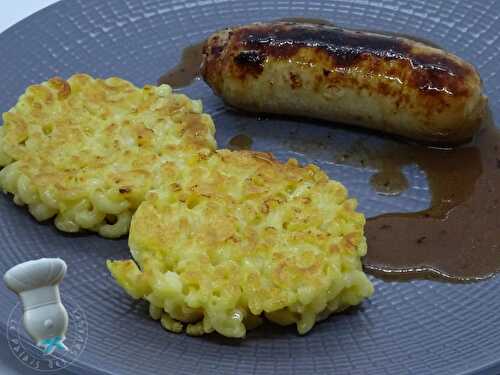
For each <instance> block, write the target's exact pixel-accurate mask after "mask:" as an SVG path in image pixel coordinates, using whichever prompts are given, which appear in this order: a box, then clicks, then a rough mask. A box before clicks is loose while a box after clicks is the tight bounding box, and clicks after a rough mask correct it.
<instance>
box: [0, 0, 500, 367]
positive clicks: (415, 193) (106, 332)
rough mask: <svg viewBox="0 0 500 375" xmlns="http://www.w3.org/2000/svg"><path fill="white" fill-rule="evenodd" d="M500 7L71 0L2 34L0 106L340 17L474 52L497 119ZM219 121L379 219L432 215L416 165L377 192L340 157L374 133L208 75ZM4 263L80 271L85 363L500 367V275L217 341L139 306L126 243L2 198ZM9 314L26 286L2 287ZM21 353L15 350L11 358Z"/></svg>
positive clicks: (152, 78) (398, 291) (196, 93)
mask: <svg viewBox="0 0 500 375" xmlns="http://www.w3.org/2000/svg"><path fill="white" fill-rule="evenodd" d="M499 14H500V3H498V2H496V1H494V0H489V1H479V0H476V1H465V0H464V1H453V0H449V1H444V0H434V1H432V2H431V1H429V2H427V1H423V0H416V1H402V0H377V1H371V0H358V1H347V0H337V1H322V0H315V1H304V0H284V1H281V0H280V1H276V0H252V1H243V0H241V1H225V0H199V1H176V0H171V1H160V0H141V1H132V0H129V1H120V0H116V1H112V0H108V1H100V0H99V1H97V0H96V1H87V0H86V1H83V0H82V1H73V0H66V1H63V2H61V3H57V4H55V5H53V6H51V7H49V8H47V9H45V10H43V11H41V12H39V13H37V14H36V15H34V16H32V17H30V18H28V19H27V20H25V21H23V22H21V23H19V24H17V25H16V26H14V27H12V28H10V29H9V30H7V31H6V32H4V33H3V34H1V35H0V67H1V68H0V82H2V87H1V90H0V110H2V111H6V110H8V109H9V108H10V107H11V106H12V105H13V104H14V103H15V101H16V98H17V97H18V96H19V95H20V94H21V93H22V92H23V91H24V89H25V87H26V86H27V85H29V84H31V83H35V82H39V81H42V80H46V79H47V78H49V77H51V76H54V75H62V76H65V77H67V76H69V75H71V74H72V73H74V72H88V73H90V74H93V75H96V76H101V77H106V76H109V75H118V76H122V77H124V78H126V79H129V80H132V81H133V82H134V83H136V84H138V85H142V84H145V83H154V82H156V79H157V78H158V77H159V76H160V75H161V74H162V73H164V71H165V70H166V68H167V67H170V66H172V65H174V64H175V62H176V61H177V59H178V57H179V55H180V52H181V49H182V47H183V46H185V45H187V44H189V43H191V42H195V41H198V40H200V39H202V38H203V37H205V36H207V35H208V34H210V33H211V32H212V31H214V30H216V29H218V28H221V27H225V26H227V25H231V24H239V23H246V22H249V21H256V20H267V19H273V18H279V17H285V16H288V17H290V16H304V17H323V18H329V19H331V20H333V21H335V22H336V23H337V24H339V25H343V26H352V27H359V28H371V29H383V30H388V31H400V32H404V33H410V34H414V35H418V36H421V37H424V38H429V39H431V40H433V41H435V42H437V43H439V44H441V45H442V46H444V47H446V48H448V49H449V50H451V51H453V52H455V53H457V54H458V55H460V56H462V57H464V58H466V59H468V60H470V61H473V62H474V63H475V64H476V66H477V67H478V68H479V70H480V71H481V75H482V77H483V79H484V81H485V86H486V91H487V94H488V95H489V96H490V98H491V100H490V102H491V106H492V111H493V113H494V116H495V118H497V119H498V118H499V116H500V102H499V100H498V99H499V88H500V77H498V76H497V71H498V67H497V64H498V53H499V51H500V40H499V30H500V25H499V19H498V17H499V16H498V15H499ZM184 91H185V92H187V93H188V94H189V95H191V96H192V97H195V98H201V99H202V100H203V102H204V104H205V108H206V110H207V111H208V112H209V113H211V114H212V115H213V116H214V119H215V122H216V125H217V138H218V141H219V144H220V145H221V146H224V145H225V144H226V143H227V141H228V139H229V138H230V137H231V136H233V135H235V134H237V133H245V134H247V135H250V136H251V137H252V138H253V139H254V147H255V148H256V149H260V150H269V151H273V152H275V153H276V154H277V156H278V157H280V158H283V159H284V158H288V157H296V158H298V159H299V160H300V161H302V162H314V163H317V164H319V165H320V166H321V167H322V168H324V169H325V170H326V171H327V172H328V173H329V175H330V176H331V177H333V178H336V179H338V180H340V181H342V182H343V183H345V184H346V185H347V186H348V188H349V189H350V192H351V194H352V195H354V196H357V197H359V202H360V208H361V210H362V211H363V212H365V213H366V214H367V215H368V216H372V215H375V214H378V213H382V212H386V211H394V210H418V209H422V208H425V207H426V206H427V204H428V199H429V194H428V190H427V184H426V180H425V175H423V173H422V172H421V171H419V170H418V169H417V168H416V167H409V168H408V169H407V170H406V171H405V172H406V174H407V177H408V178H409V180H410V181H411V188H410V189H409V190H408V191H406V192H405V193H404V194H402V195H401V196H399V197H397V198H388V197H381V196H378V195H377V194H375V193H374V192H373V191H372V190H371V188H370V186H369V184H368V179H369V177H370V175H371V174H372V173H373V171H369V170H362V169H357V168H354V167H349V166H340V165H335V164H334V163H333V160H334V154H335V153H336V152H339V151H341V150H342V149H343V148H344V147H348V146H349V144H352V143H353V142H355V141H359V142H363V143H364V144H366V145H370V144H374V145H376V144H377V143H378V142H379V138H378V136H376V135H373V134H367V133H363V132H360V131H356V132H352V131H349V130H347V129H344V128H340V127H335V126H326V125H325V124H317V123H314V122H312V121H307V122H306V121H304V120H300V121H289V120H285V119H269V120H263V121H259V120H258V119H256V118H254V117H250V116H243V115H241V114H238V113H235V112H230V111H228V110H226V109H225V108H224V107H223V105H222V103H221V101H220V100H219V99H218V98H216V97H214V96H213V95H212V93H211V91H210V89H208V87H206V86H205V85H204V84H203V83H202V82H198V83H196V84H195V85H193V86H191V87H189V88H188V89H186V90H184ZM0 210H1V211H0V212H1V217H0V236H1V242H0V250H1V257H0V271H2V272H3V271H5V270H6V269H7V268H8V267H10V266H12V265H14V264H15V263H18V262H21V261H24V260H27V259H31V258H37V257H42V256H45V257H56V256H59V257H62V258H64V259H65V260H66V261H67V262H68V265H69V272H68V277H67V279H66V280H65V281H64V284H63V295H64V296H67V297H71V298H72V299H73V300H74V301H77V302H78V304H79V305H80V306H81V308H82V309H83V310H84V312H85V314H86V319H87V321H88V340H87V346H86V348H85V350H84V351H83V354H82V355H81V357H80V358H79V362H78V363H76V364H74V365H73V366H72V367H71V368H73V370H74V371H78V372H81V371H83V369H86V372H88V371H92V372H95V371H97V372H100V371H102V372H103V373H108V372H109V373H117V374H141V373H144V374H146V373H155V374H156V373H160V372H162V373H168V374H193V373H217V374H235V373H242V374H244V373H256V374H257V373H258V374H278V373H279V374H306V373H307V374H310V373H318V374H324V373H335V374H347V373H348V374H431V373H432V374H478V373H496V374H498V373H500V313H499V311H500V289H499V287H500V279H499V278H496V279H492V280H489V281H485V282H481V283H475V284H468V285H455V284H453V285H452V284H446V283H436V282H430V281H413V282H408V283H398V282H391V283H388V282H383V281H381V280H377V279H373V281H374V283H375V287H376V293H375V295H374V296H373V298H371V299H370V300H369V301H366V302H365V303H363V305H362V306H361V307H360V308H359V309H357V310H354V311H352V312H351V313H349V314H343V315H339V316H335V317H332V318H330V319H328V320H327V321H325V322H324V323H321V324H318V325H317V326H316V327H315V328H314V329H313V330H312V332H311V333H310V334H308V335H306V336H305V337H299V336H298V335H297V334H296V333H295V331H294V329H292V328H290V329H281V328H274V327H270V326H265V327H263V328H261V329H258V330H257V331H255V332H252V333H250V334H249V337H248V338H247V339H246V340H244V341H236V340H228V339H223V338H220V337H218V336H216V335H209V336H207V337H201V338H192V337H188V336H185V335H176V334H171V333H168V332H166V331H164V330H162V329H161V328H160V325H159V323H157V322H154V321H152V320H150V319H149V318H148V317H147V314H146V306H145V304H143V303H136V302H132V300H131V299H130V298H128V297H127V296H126V295H125V294H124V293H123V291H122V290H121V289H119V288H118V287H117V285H116V284H115V283H114V282H113V280H112V279H111V277H110V275H109V274H108V272H107V271H106V268H105V265H104V263H105V260H106V259H107V258H125V257H128V250H127V242H126V240H125V239H124V240H118V241H108V240H104V239H101V238H99V237H97V236H95V235H77V236H70V235H64V234H61V233H58V232H57V231H56V230H55V228H54V227H53V225H51V224H45V225H43V224H38V223H36V222H35V220H33V219H32V218H31V217H30V216H29V214H28V213H27V212H26V211H25V210H23V209H19V208H17V207H15V206H14V205H13V204H12V203H11V198H10V197H5V196H1V197H0ZM0 297H1V301H2V303H1V304H0V322H1V328H2V330H4V331H5V323H6V321H7V319H8V316H9V313H10V311H11V310H12V308H13V307H14V305H15V302H16V298H15V296H14V295H13V294H12V293H10V292H9V291H7V290H6V289H5V287H3V285H2V286H1V287H0ZM12 360H14V359H12Z"/></svg>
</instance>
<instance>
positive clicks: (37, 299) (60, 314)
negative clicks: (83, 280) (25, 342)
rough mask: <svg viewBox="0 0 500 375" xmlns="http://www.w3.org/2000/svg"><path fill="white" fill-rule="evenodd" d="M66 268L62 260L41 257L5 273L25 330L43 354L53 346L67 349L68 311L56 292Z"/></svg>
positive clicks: (53, 348) (51, 350) (49, 351)
mask: <svg viewBox="0 0 500 375" xmlns="http://www.w3.org/2000/svg"><path fill="white" fill-rule="evenodd" d="M66 269H67V266H66V263H65V262H64V261H63V260H62V259H59V258H41V259H37V260H30V261H28V262H24V263H21V264H18V265H16V266H14V267H12V268H11V269H9V270H8V271H7V272H6V273H5V275H4V281H5V283H6V284H7V287H8V288H9V289H10V290H12V291H13V292H14V293H16V294H18V295H19V297H21V301H22V303H23V309H24V315H23V325H24V328H25V329H26V332H28V334H29V335H30V336H31V338H32V339H33V340H34V341H35V342H36V344H37V345H38V346H40V347H43V348H44V353H46V354H51V353H52V352H53V351H54V350H55V349H56V348H59V349H64V350H67V348H66V346H65V345H64V344H63V341H64V339H65V335H66V330H67V329H68V313H67V311H66V309H65V308H64V305H63V304H62V303H61V296H60V294H59V283H60V282H61V280H62V279H63V277H64V275H65V273H66Z"/></svg>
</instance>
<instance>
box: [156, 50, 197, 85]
mask: <svg viewBox="0 0 500 375" xmlns="http://www.w3.org/2000/svg"><path fill="white" fill-rule="evenodd" d="M203 43H204V41H202V42H198V43H195V44H192V45H190V46H187V47H185V48H184V49H183V50H182V57H181V61H180V62H179V63H178V64H177V65H176V66H175V67H173V68H172V69H170V70H168V71H167V72H166V73H165V74H163V75H162V76H161V77H160V78H159V79H158V84H159V85H161V84H167V85H170V86H172V88H180V87H186V86H189V85H190V84H191V83H193V82H194V81H195V80H196V79H197V78H198V77H199V76H200V66H201V62H202V50H203Z"/></svg>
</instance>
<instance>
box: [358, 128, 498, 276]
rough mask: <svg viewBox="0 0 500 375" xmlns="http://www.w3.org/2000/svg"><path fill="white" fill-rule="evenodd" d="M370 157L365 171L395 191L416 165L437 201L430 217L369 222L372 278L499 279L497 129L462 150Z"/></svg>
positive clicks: (393, 216) (404, 150)
mask: <svg viewBox="0 0 500 375" xmlns="http://www.w3.org/2000/svg"><path fill="white" fill-rule="evenodd" d="M366 156H370V157H371V158H372V159H371V161H369V162H368V164H367V165H371V166H372V167H373V166H376V168H377V169H378V171H379V172H378V174H383V175H384V176H386V178H387V180H388V181H392V180H394V179H395V180H396V182H391V184H394V185H396V186H397V185H398V184H399V181H400V175H401V167H403V166H405V165H408V164H409V163H416V164H417V165H418V166H419V167H420V168H421V169H422V170H424V171H425V173H426V174H427V178H428V181H429V187H430V190H431V194H432V200H431V205H430V207H429V208H428V209H426V210H424V211H421V212H416V213H390V214H384V215H381V216H378V217H374V218H370V219H368V220H367V224H366V228H365V234H366V238H367V241H368V254H367V256H366V257H365V258H364V259H363V263H364V266H365V268H366V269H367V270H368V271H369V272H371V273H374V274H375V275H381V276H386V277H391V276H395V277H397V278H399V279H401V278H403V279H407V278H415V277H417V278H441V279H443V278H444V279H447V280H451V281H467V280H480V279H485V278H488V277H491V276H493V275H494V274H495V273H496V272H498V271H500V211H499V208H500V207H499V204H500V133H499V131H498V130H497V129H495V127H494V126H493V124H492V123H491V122H490V123H488V124H486V126H485V127H484V128H483V129H482V130H481V131H480V133H479V134H478V135H477V138H476V139H475V140H474V141H473V142H472V143H471V144H470V145H466V146H463V147H459V148H455V149H451V150H438V149H429V148H425V147H424V146H417V145H401V146H397V147H394V148H393V149H387V150H383V151H382V152H381V153H380V154H378V155H366ZM366 160H370V158H366ZM372 182H373V180H372ZM397 190H399V187H398V189H397Z"/></svg>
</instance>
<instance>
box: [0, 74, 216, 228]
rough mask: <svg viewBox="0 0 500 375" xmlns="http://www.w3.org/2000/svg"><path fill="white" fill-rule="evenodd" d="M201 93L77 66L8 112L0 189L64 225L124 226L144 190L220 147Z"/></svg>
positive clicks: (2, 131)
mask: <svg viewBox="0 0 500 375" xmlns="http://www.w3.org/2000/svg"><path fill="white" fill-rule="evenodd" d="M214 132H215V128H214V125H213V122H212V120H211V118H210V116H208V115H206V114H203V113H202V105H201V102H200V101H196V100H190V99H189V98H188V97H187V96H185V95H181V94H174V93H172V90H171V88H170V87H169V86H167V85H162V86H159V87H153V86H145V87H144V88H137V87H135V86H134V85H132V84H131V83H130V82H128V81H125V80H123V79H119V78H108V79H105V80H101V79H94V78H92V77H90V76H88V75H84V74H77V75H74V76H72V77H70V78H69V79H68V80H67V81H66V80H63V79H61V78H53V79H50V80H48V81H47V82H44V83H42V84H39V85H33V86H30V87H28V89H27V90H26V92H25V93H24V94H23V95H22V96H21V97H20V98H19V101H18V102H17V104H16V105H15V106H14V107H13V108H12V109H11V110H9V111H8V112H6V113H4V114H3V126H2V127H0V166H3V167H4V168H3V169H2V171H1V172H0V187H1V188H2V189H3V190H4V191H5V192H8V193H11V194H13V195H14V202H15V203H17V204H19V205H27V206H28V208H29V211H30V213H31V214H32V215H33V216H34V217H35V218H36V219H37V220H39V221H41V220H47V219H49V218H52V217H55V225H56V226H57V228H58V229H60V230H62V231H65V232H77V231H79V230H80V229H87V230H91V231H96V232H98V233H99V234H101V235H102V236H104V237H119V236H121V235H123V234H126V233H127V232H128V228H129V224H130V219H131V216H132V214H133V213H134V211H135V210H136V208H137V207H138V206H139V204H140V203H141V202H142V201H143V199H144V197H145V194H146V192H147V191H148V190H149V189H151V188H152V187H154V186H155V185H156V184H158V182H159V180H165V181H164V183H168V181H174V180H175V178H177V175H178V174H179V173H181V174H182V172H179V168H180V170H185V169H186V166H189V165H190V164H192V163H196V162H197V161H198V160H199V159H203V158H204V157H206V156H208V155H209V154H210V153H211V152H213V151H214V149H215V147H216V145H215V139H214Z"/></svg>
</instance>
